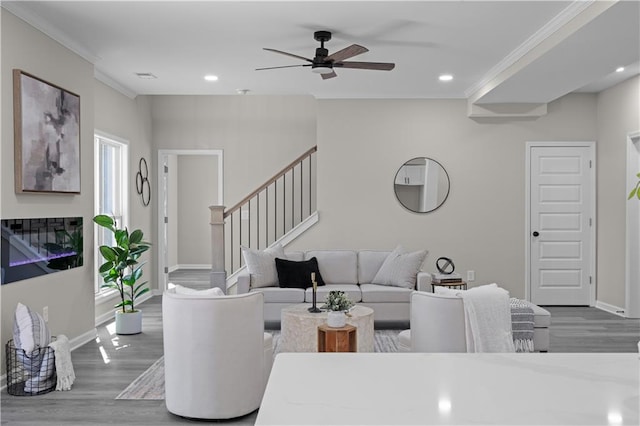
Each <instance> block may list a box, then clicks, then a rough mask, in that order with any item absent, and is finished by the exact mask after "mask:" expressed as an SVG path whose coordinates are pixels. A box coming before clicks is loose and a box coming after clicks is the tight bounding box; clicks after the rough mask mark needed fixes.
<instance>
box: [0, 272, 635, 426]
mask: <svg viewBox="0 0 640 426" xmlns="http://www.w3.org/2000/svg"><path fill="white" fill-rule="evenodd" d="M170 278H171V281H172V282H175V283H180V284H183V285H187V286H190V287H201V286H203V285H204V284H203V282H205V281H206V280H208V272H202V271H187V272H181V273H172V274H171V277H170ZM141 308H142V309H143V311H144V320H143V333H142V334H140V335H135V336H118V335H115V334H114V333H113V331H112V330H113V321H109V322H107V323H105V324H103V325H101V326H100V327H98V339H96V340H95V341H91V342H89V343H87V344H85V345H83V346H82V347H80V348H78V349H76V350H75V351H73V353H72V359H73V365H74V368H75V372H76V376H77V379H76V382H75V383H74V385H73V389H72V390H71V391H68V392H50V393H48V394H45V395H40V396H33V397H17V396H11V395H8V394H7V392H6V390H4V391H3V392H2V395H1V401H0V404H1V405H0V419H1V422H0V423H1V424H2V425H24V426H42V425H60V426H62V425H82V426H84V425H87V426H88V425H111V424H118V425H165V424H178V423H179V424H210V423H217V424H220V423H222V424H233V425H253V424H254V422H255V417H256V413H252V414H249V415H248V416H245V417H242V418H240V419H235V420H233V421H224V422H219V421H217V422H204V421H193V420H188V419H184V418H181V417H177V416H174V415H172V414H170V413H168V412H167V410H166V408H165V405H164V401H145V400H116V399H115V398H116V396H117V395H118V394H119V393H120V392H121V391H122V390H123V389H124V388H126V387H127V385H129V383H131V382H132V381H133V380H134V379H135V378H136V377H138V376H139V375H140V374H141V373H142V372H144V371H145V370H146V369H147V368H148V367H149V366H151V364H153V363H154V362H155V361H156V360H157V359H158V358H160V356H162V353H163V349H162V318H161V297H153V298H152V299H150V300H149V301H147V302H145V303H143V304H142V305H141ZM547 309H548V310H549V311H551V315H552V316H551V318H552V323H551V328H550V334H551V342H550V349H551V350H550V351H551V352H635V351H637V342H638V340H639V339H640V320H627V319H624V318H621V317H618V316H615V315H613V314H609V313H607V312H604V311H601V310H599V309H595V308H575V307H549V308H547Z"/></svg>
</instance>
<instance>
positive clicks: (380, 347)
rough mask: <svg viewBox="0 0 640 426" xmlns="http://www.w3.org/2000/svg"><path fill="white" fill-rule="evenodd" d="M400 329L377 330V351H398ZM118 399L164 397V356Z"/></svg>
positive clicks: (276, 346)
mask: <svg viewBox="0 0 640 426" xmlns="http://www.w3.org/2000/svg"><path fill="white" fill-rule="evenodd" d="M267 332H268V333H271V334H272V335H273V353H274V355H276V354H278V353H279V351H280V330H267ZM398 333H400V330H376V331H375V332H374V336H373V339H374V340H373V350H374V351H375V352H397V351H398ZM116 399H150V400H158V399H164V357H162V358H160V359H159V360H157V361H156V362H154V363H153V364H152V365H151V367H149V368H148V369H147V370H146V371H145V372H144V373H142V374H141V375H140V376H138V378H137V379H135V380H134V381H133V382H131V384H130V385H129V386H127V387H126V388H125V390H123V391H122V392H120V394H119V395H118V396H117V397H116Z"/></svg>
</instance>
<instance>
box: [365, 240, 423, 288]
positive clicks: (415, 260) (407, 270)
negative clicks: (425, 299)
mask: <svg viewBox="0 0 640 426" xmlns="http://www.w3.org/2000/svg"><path fill="white" fill-rule="evenodd" d="M425 257H427V250H420V251H414V252H411V253H404V252H403V250H402V247H401V246H398V247H396V248H395V249H394V250H393V251H392V252H391V253H389V255H388V256H387V258H386V259H385V260H384V262H383V263H382V266H381V267H380V269H379V270H378V273H377V274H376V276H375V277H373V280H372V281H371V283H372V284H380V285H389V286H394V287H403V288H410V289H411V288H415V287H416V276H417V275H418V271H419V270H420V266H421V265H422V262H424V259H425Z"/></svg>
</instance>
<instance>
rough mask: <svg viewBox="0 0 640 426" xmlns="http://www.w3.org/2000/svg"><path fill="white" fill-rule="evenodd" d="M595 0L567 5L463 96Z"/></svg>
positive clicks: (497, 74)
mask: <svg viewBox="0 0 640 426" xmlns="http://www.w3.org/2000/svg"><path fill="white" fill-rule="evenodd" d="M596 1H597V0H585V1H582V0H579V1H574V2H573V3H571V4H570V5H569V6H567V7H566V8H564V9H563V10H562V11H561V12H560V13H559V14H557V15H556V16H555V17H553V19H551V20H550V21H549V22H547V23H546V24H545V25H544V26H542V27H541V28H540V29H539V30H538V31H536V32H535V33H534V34H533V35H532V36H531V37H529V38H528V39H527V40H525V41H524V42H523V43H522V44H521V45H520V46H518V47H516V48H515V49H514V50H513V51H512V52H511V53H509V54H508V55H507V56H505V57H504V58H503V59H502V60H501V61H500V62H498V63H497V64H496V65H494V66H493V67H492V68H491V69H490V70H489V71H488V72H487V73H486V74H485V75H484V77H482V78H481V79H480V80H479V81H477V82H476V83H475V84H474V85H472V86H471V87H469V88H468V89H467V90H465V92H464V93H465V96H466V97H467V98H470V97H471V96H472V95H474V94H475V93H476V92H478V91H479V90H481V89H482V88H483V87H484V86H486V85H487V84H489V83H490V82H491V81H492V80H494V79H496V78H497V77H498V76H499V75H500V73H502V72H504V71H505V70H507V69H508V68H509V67H511V66H512V65H514V64H515V63H516V62H518V61H519V60H520V59H522V58H523V57H524V56H525V55H526V54H527V53H529V52H531V51H532V50H533V49H534V48H535V47H536V46H538V45H539V44H540V43H542V42H543V41H544V40H546V39H547V38H549V37H550V36H551V35H553V34H554V33H555V32H556V31H558V30H559V29H560V28H562V27H563V26H565V25H566V24H567V23H569V22H570V21H571V20H572V19H574V18H575V17H576V16H578V15H579V14H580V13H582V12H583V11H584V10H586V9H587V8H589V6H591V4H592V3H595V2H596Z"/></svg>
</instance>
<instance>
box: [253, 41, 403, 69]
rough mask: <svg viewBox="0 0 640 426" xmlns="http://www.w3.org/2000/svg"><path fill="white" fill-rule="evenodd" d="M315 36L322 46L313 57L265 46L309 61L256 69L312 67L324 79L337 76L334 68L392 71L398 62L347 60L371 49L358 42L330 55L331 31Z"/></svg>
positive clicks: (270, 50)
mask: <svg viewBox="0 0 640 426" xmlns="http://www.w3.org/2000/svg"><path fill="white" fill-rule="evenodd" d="M313 38H314V39H315V40H317V41H319V42H320V47H318V48H316V56H315V57H314V58H313V59H309V58H305V57H304V56H298V55H294V54H293V53H287V52H283V51H281V50H276V49H270V48H268V47H265V48H264V50H268V51H269V52H275V53H280V54H281V55H287V56H291V57H293V58H297V59H302V60H303V61H306V62H308V63H307V64H302V65H285V66H281V67H267V68H256V71H261V70H273V69H277V68H292V67H311V71H313V72H315V73H317V74H320V75H321V77H322V79H323V80H326V79H328V78H333V77H337V74H336V72H335V70H334V68H357V69H363V70H379V71H391V70H392V69H393V68H394V67H395V66H396V64H393V63H389V62H353V61H349V62H345V59H349V58H352V57H354V56H356V55H360V54H362V53H365V52H368V51H369V49H367V48H366V47H363V46H360V45H358V44H352V45H351V46H349V47H345V48H344V49H342V50H339V51H337V52H335V53H333V54H331V55H329V51H328V50H327V49H325V47H324V43H325V42H327V41H329V40H331V32H329V31H316V32H315V33H313Z"/></svg>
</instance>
